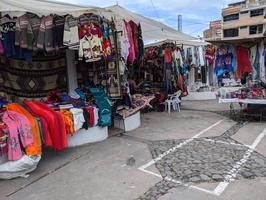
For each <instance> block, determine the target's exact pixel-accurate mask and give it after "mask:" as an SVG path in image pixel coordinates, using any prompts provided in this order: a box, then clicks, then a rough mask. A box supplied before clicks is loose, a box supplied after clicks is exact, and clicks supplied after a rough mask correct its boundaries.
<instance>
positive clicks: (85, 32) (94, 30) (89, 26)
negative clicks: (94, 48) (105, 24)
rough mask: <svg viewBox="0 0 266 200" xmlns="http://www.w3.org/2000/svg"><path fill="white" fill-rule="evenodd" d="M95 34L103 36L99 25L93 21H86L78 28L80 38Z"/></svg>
mask: <svg viewBox="0 0 266 200" xmlns="http://www.w3.org/2000/svg"><path fill="white" fill-rule="evenodd" d="M90 35H97V36H98V37H99V38H101V37H103V33H102V30H101V28H100V27H99V26H96V25H94V24H93V23H86V24H84V25H83V26H80V28H79V38H80V39H82V38H83V37H85V36H90Z"/></svg>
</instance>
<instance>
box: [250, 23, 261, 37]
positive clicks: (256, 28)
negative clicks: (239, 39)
mask: <svg viewBox="0 0 266 200" xmlns="http://www.w3.org/2000/svg"><path fill="white" fill-rule="evenodd" d="M262 32H263V25H262V24H260V25H256V26H250V27H249V34H250V35H255V34H260V33H262Z"/></svg>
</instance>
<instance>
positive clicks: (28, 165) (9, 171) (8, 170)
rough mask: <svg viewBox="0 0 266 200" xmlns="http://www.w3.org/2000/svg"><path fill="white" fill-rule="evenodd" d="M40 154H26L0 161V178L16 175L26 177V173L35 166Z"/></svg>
mask: <svg viewBox="0 0 266 200" xmlns="http://www.w3.org/2000/svg"><path fill="white" fill-rule="evenodd" d="M40 160H41V156H31V157H29V156H26V155H24V156H23V157H22V158H21V159H19V160H16V161H4V160H2V161H1V162H0V179H12V178H17V177H27V176H28V173H30V172H32V171H34V170H35V169H36V168H37V165H38V163H39V161H40Z"/></svg>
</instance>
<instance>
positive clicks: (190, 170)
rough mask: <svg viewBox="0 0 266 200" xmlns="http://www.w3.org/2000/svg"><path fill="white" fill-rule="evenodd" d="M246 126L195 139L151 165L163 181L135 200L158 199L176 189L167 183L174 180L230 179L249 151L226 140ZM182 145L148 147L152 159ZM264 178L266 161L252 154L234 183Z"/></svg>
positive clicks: (240, 124)
mask: <svg viewBox="0 0 266 200" xmlns="http://www.w3.org/2000/svg"><path fill="white" fill-rule="evenodd" d="M246 124H247V122H238V123H237V124H235V125H234V126H232V127H231V128H230V129H229V130H227V131H226V132H225V133H224V134H223V135H221V136H218V137H206V138H197V139H194V140H192V141H191V142H189V143H187V144H185V145H183V146H182V147H180V148H177V149H176V150H175V151H173V152H171V153H169V154H168V155H167V156H165V157H163V158H162V159H161V160H159V161H158V162H156V163H155V166H156V168H157V169H158V171H159V172H160V174H161V176H162V177H163V180H162V181H160V182H159V183H157V184H156V185H155V186H154V187H152V188H150V189H149V190H148V191H147V192H146V193H145V194H144V195H143V196H141V197H139V198H138V200H144V199H147V200H148V199H149V200H150V199H158V198H159V197H161V196H163V195H164V194H166V193H167V191H168V190H170V189H172V188H175V187H178V186H179V187H180V185H178V184H176V183H173V182H169V181H167V180H169V178H170V179H174V180H176V181H180V182H182V183H184V184H188V185H191V184H195V183H202V182H221V181H224V180H227V178H228V176H229V177H230V171H231V170H232V169H233V168H234V166H235V165H236V163H237V162H239V161H240V160H241V159H242V158H243V157H244V156H245V154H246V152H247V151H248V150H250V149H249V147H247V146H245V145H243V144H241V143H239V142H237V141H235V140H233V139H232V138H230V137H231V136H233V135H234V134H235V133H236V132H237V131H238V130H239V129H240V128H241V127H243V126H245V125H246ZM183 141H185V139H180V140H161V141H152V142H151V143H149V148H150V151H151V154H152V157H153V158H157V157H158V156H159V155H160V154H162V153H164V152H166V151H167V150H169V149H171V148H172V147H175V146H177V145H178V144H180V143H182V142H183ZM254 177H266V158H265V157H264V156H262V155H261V154H259V153H257V152H256V151H254V152H252V154H251V155H250V157H249V158H248V160H247V162H245V163H244V164H243V166H241V169H240V171H239V172H238V173H237V176H236V179H240V178H254Z"/></svg>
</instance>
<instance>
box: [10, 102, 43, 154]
mask: <svg viewBox="0 0 266 200" xmlns="http://www.w3.org/2000/svg"><path fill="white" fill-rule="evenodd" d="M7 110H9V111H15V112H17V113H20V114H21V115H24V116H25V117H26V118H27V119H28V121H29V125H30V128H31V132H32V136H33V143H32V145H29V146H27V147H26V153H27V155H28V156H32V155H41V154H42V149H41V145H42V144H41V137H40V130H39V125H38V122H37V120H36V119H35V118H34V117H33V116H32V115H31V114H30V113H29V112H28V111H27V110H26V109H25V108H23V107H22V106H21V105H19V104H18V103H12V104H8V105H7Z"/></svg>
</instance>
